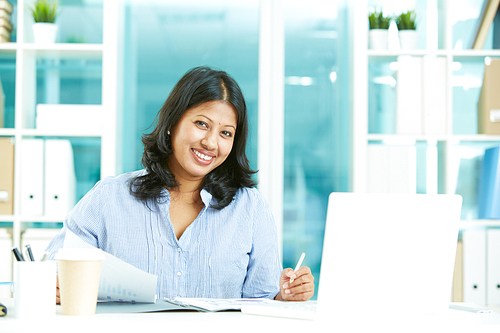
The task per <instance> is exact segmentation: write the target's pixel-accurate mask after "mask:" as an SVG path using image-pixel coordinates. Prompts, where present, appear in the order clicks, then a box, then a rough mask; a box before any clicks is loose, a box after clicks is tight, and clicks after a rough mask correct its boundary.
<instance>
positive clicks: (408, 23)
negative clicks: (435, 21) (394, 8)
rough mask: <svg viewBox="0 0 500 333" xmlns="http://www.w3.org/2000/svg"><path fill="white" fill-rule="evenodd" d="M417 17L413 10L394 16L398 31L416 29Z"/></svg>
mask: <svg viewBox="0 0 500 333" xmlns="http://www.w3.org/2000/svg"><path fill="white" fill-rule="evenodd" d="M416 19H417V15H416V14H415V11H414V10H409V11H407V12H405V13H401V14H399V15H398V16H396V25H397V26H398V30H415V29H417V23H416Z"/></svg>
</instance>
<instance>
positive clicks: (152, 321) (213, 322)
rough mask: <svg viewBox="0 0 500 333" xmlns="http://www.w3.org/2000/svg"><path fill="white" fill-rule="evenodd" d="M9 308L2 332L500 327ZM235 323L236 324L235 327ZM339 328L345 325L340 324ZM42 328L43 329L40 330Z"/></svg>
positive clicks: (497, 316) (459, 319)
mask: <svg viewBox="0 0 500 333" xmlns="http://www.w3.org/2000/svg"><path fill="white" fill-rule="evenodd" d="M0 301H1V302H2V303H3V304H4V305H6V306H7V307H8V309H9V312H8V315H7V316H6V317H0V332H2V333H18V332H19V333H30V332H40V331H43V332H51V333H53V332H64V333H69V332H71V333H73V332H86V333H98V332H141V333H149V332H157V331H158V332H163V331H167V330H168V332H203V333H205V332H235V331H237V332H252V333H261V332H262V333H263V332H266V333H267V332H277V333H278V332H279V333H281V332H285V333H289V332H333V331H335V332H338V331H341V332H344V331H352V332H372V331H373V332H375V331H377V330H378V331H381V329H382V330H383V331H384V332H408V331H411V332H479V331H478V330H477V329H480V332H489V331H490V330H491V331H492V332H499V331H500V313H498V312H494V313H491V314H476V313H471V312H465V311H458V310H449V311H448V312H447V313H443V314H442V315H439V316H437V315H427V316H411V315H409V316H408V317H405V318H401V317H395V316H390V314H388V315H387V317H384V318H381V317H376V318H375V317H371V316H370V315H369V314H363V313H356V314H353V316H352V317H351V318H334V317H333V316H332V317H330V318H321V319H319V320H316V321H308V320H297V319H284V318H275V317H265V316H254V315H246V314H242V313H241V312H215V313H201V312H193V311H166V312H154V313H132V314H130V313H118V314H117V313H115V314H96V315H93V316H88V317H72V316H63V315H61V309H60V307H59V306H58V307H57V315H55V316H53V317H51V318H42V319H33V320H26V319H16V318H15V317H14V302H13V300H12V299H0ZM235 328H236V329H235ZM336 328H341V330H336ZM40 329H42V330H40Z"/></svg>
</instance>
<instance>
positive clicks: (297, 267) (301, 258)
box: [290, 252, 306, 284]
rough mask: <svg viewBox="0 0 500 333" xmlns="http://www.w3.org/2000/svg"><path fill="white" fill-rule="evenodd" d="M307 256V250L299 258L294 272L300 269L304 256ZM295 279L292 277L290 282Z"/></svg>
mask: <svg viewBox="0 0 500 333" xmlns="http://www.w3.org/2000/svg"><path fill="white" fill-rule="evenodd" d="M305 256H306V253H305V252H302V255H301V256H300V258H299V261H298V262H297V266H295V269H294V270H293V271H294V272H296V271H298V270H299V268H300V266H302V262H303V261H304V257H305ZM293 281H294V279H292V278H290V284H292V283H293Z"/></svg>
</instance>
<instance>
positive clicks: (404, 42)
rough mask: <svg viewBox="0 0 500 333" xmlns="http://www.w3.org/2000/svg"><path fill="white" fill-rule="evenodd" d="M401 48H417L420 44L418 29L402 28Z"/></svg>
mask: <svg viewBox="0 0 500 333" xmlns="http://www.w3.org/2000/svg"><path fill="white" fill-rule="evenodd" d="M398 36H399V45H400V46H401V50H416V49H417V45H418V32H417V31H416V30H400V31H399V32H398Z"/></svg>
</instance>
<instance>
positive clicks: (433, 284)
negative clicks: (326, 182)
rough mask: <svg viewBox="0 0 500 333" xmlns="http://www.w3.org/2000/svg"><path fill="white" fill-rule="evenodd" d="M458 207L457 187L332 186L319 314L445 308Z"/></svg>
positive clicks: (448, 301)
mask: <svg viewBox="0 0 500 333" xmlns="http://www.w3.org/2000/svg"><path fill="white" fill-rule="evenodd" d="M461 207H462V197H461V196H459V195H443V194H436V195H432V194H388V193H387V194H374V193H331V194H330V196H329V203H328V212H327V222H326V229H325V236H324V237H325V238H324V245H323V258H322V264H321V278H320V285H319V290H318V305H317V306H318V311H319V315H320V316H325V315H327V316H330V317H331V316H332V315H333V316H339V317H342V316H345V315H349V314H352V313H357V312H359V311H363V312H364V313H367V312H368V313H373V314H380V313H385V314H395V313H399V314H400V313H409V314H424V313H425V314H427V313H436V312H439V311H441V310H446V309H448V307H449V303H450V300H451V291H452V281H453V268H454V264H455V255H456V245H457V238H458V228H459V221H460V213H461Z"/></svg>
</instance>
